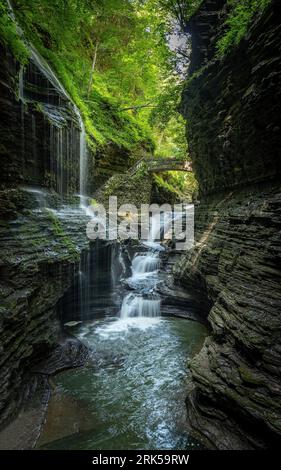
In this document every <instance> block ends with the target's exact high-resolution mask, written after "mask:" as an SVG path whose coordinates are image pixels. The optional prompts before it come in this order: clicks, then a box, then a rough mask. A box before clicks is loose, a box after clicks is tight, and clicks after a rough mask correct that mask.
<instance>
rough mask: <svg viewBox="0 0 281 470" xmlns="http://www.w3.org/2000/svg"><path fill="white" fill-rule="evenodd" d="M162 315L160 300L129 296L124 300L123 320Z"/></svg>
mask: <svg viewBox="0 0 281 470" xmlns="http://www.w3.org/2000/svg"><path fill="white" fill-rule="evenodd" d="M159 315H160V299H159V298H157V297H154V298H153V297H152V298H151V299H150V298H144V297H142V296H141V295H135V294H128V295H127V296H126V297H125V299H124V300H123V304H122V308H121V318H122V319H125V318H131V317H157V316H159Z"/></svg>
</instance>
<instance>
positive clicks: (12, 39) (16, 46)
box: [0, 0, 29, 64]
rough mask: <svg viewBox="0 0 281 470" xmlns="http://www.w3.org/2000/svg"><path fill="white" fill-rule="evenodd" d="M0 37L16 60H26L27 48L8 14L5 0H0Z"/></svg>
mask: <svg viewBox="0 0 281 470" xmlns="http://www.w3.org/2000/svg"><path fill="white" fill-rule="evenodd" d="M0 38H1V39H2V41H3V42H4V44H6V45H7V46H8V47H9V48H10V49H11V51H12V53H13V54H14V56H15V57H16V59H17V60H19V61H20V62H21V63H22V64H24V63H26V62H27V61H28V57H29V53H28V50H27V48H26V46H25V44H24V42H23V41H22V39H21V38H20V37H19V35H18V32H17V29H16V26H15V23H14V22H13V21H12V19H11V18H10V16H9V13H8V6H7V2H6V0H0Z"/></svg>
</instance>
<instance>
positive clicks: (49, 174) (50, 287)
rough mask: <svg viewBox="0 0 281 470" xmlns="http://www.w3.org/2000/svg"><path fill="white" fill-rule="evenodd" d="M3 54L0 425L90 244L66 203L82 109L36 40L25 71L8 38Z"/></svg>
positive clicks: (48, 338)
mask: <svg viewBox="0 0 281 470" xmlns="http://www.w3.org/2000/svg"><path fill="white" fill-rule="evenodd" d="M0 54H1V61H2V63H1V70H0V104H1V117H0V133H1V148H0V152H1V175H0V218H1V223H0V245H1V251H0V295H1V304H0V312H1V315H0V316H1V318H0V342H1V360H0V394H1V401H0V426H1V428H2V427H3V426H4V425H6V424H7V423H9V422H10V420H11V419H12V418H13V417H15V416H16V414H17V411H18V410H19V408H20V406H21V404H22V403H23V402H24V401H25V399H26V397H27V396H29V395H30V394H31V395H32V393H33V391H34V390H33V388H34V381H32V375H33V372H32V371H33V367H34V366H35V365H36V364H37V363H38V362H40V361H41V360H42V359H43V358H45V357H46V356H47V355H48V354H49V352H50V351H52V349H53V348H54V346H55V345H56V344H57V343H58V341H59V340H60V337H61V329H60V325H59V321H58V315H57V303H58V301H59V299H60V298H61V297H62V295H63V293H64V292H65V291H66V290H67V289H68V288H69V286H70V285H71V284H72V282H73V278H74V276H75V272H77V271H78V266H79V259H80V256H81V252H83V251H84V250H86V249H87V248H88V245H89V243H88V240H87V237H86V232H85V224H86V220H87V219H86V216H85V214H84V212H83V211H82V210H79V209H77V210H76V212H75V210H72V209H71V207H70V206H68V207H69V211H68V210H67V209H65V207H66V206H64V209H62V210H60V208H61V207H62V204H63V203H65V202H76V207H77V206H79V198H77V197H76V196H77V194H78V193H79V192H80V190H81V181H80V178H79V173H80V169H81V151H82V148H81V144H82V143H83V142H85V141H84V137H85V136H84V135H82V130H83V129H82V120H81V118H80V115H79V112H78V110H77V109H76V108H75V106H74V104H73V103H72V102H71V100H70V98H69V97H68V96H67V94H66V93H65V91H64V90H63V88H62V87H61V85H60V83H59V82H58V80H57V79H56V76H55V75H54V74H53V73H52V71H51V69H50V68H49V67H48V65H47V64H46V63H45V62H44V61H43V59H42V58H41V57H40V56H39V55H38V54H37V53H36V51H35V50H33V49H32V48H31V47H30V54H31V57H30V61H29V63H28V64H27V65H26V66H25V68H24V69H23V68H22V67H21V66H20V64H19V63H18V62H17V61H16V60H15V59H14V57H13V56H12V54H11V53H10V51H9V50H8V48H7V47H6V46H5V45H3V44H2V43H0ZM84 150H86V149H83V151H84ZM89 161H90V163H89V166H88V174H89V175H90V174H91V166H90V165H91V160H90V159H89ZM83 190H84V191H85V190H86V187H85V186H84V187H83ZM18 432H20V430H19V431H18ZM14 437H15V436H14Z"/></svg>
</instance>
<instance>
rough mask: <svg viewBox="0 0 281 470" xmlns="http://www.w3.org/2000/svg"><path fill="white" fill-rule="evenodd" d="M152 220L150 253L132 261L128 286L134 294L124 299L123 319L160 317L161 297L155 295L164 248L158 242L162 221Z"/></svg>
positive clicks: (142, 254)
mask: <svg viewBox="0 0 281 470" xmlns="http://www.w3.org/2000/svg"><path fill="white" fill-rule="evenodd" d="M156 217H157V216H154V217H152V218H151V223H150V231H149V242H148V244H147V246H148V251H147V252H144V253H137V254H136V255H135V256H134V258H133V261H132V275H131V277H129V278H128V279H127V284H128V286H129V287H131V289H133V290H134V293H132V292H131V293H130V294H128V295H126V296H125V298H124V299H123V303H122V307H121V313H120V317H121V319H128V318H135V317H157V316H159V315H160V303H161V301H160V297H159V296H158V294H156V293H155V288H156V285H157V283H158V270H159V268H160V251H161V250H162V249H163V247H162V246H161V245H160V243H157V242H156V240H157V239H158V238H159V233H160V229H161V221H160V222H159V217H157V220H156Z"/></svg>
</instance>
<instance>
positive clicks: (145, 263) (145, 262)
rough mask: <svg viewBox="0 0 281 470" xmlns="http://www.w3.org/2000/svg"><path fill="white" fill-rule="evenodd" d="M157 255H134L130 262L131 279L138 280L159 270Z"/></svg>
mask: <svg viewBox="0 0 281 470" xmlns="http://www.w3.org/2000/svg"><path fill="white" fill-rule="evenodd" d="M159 266H160V260H159V253H152V252H148V253H147V254H146V255H144V254H142V255H136V256H135V257H134V259H133V261H132V278H134V279H138V278H140V277H143V276H144V275H148V274H151V273H153V272H155V271H157V270H158V269H159Z"/></svg>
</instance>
